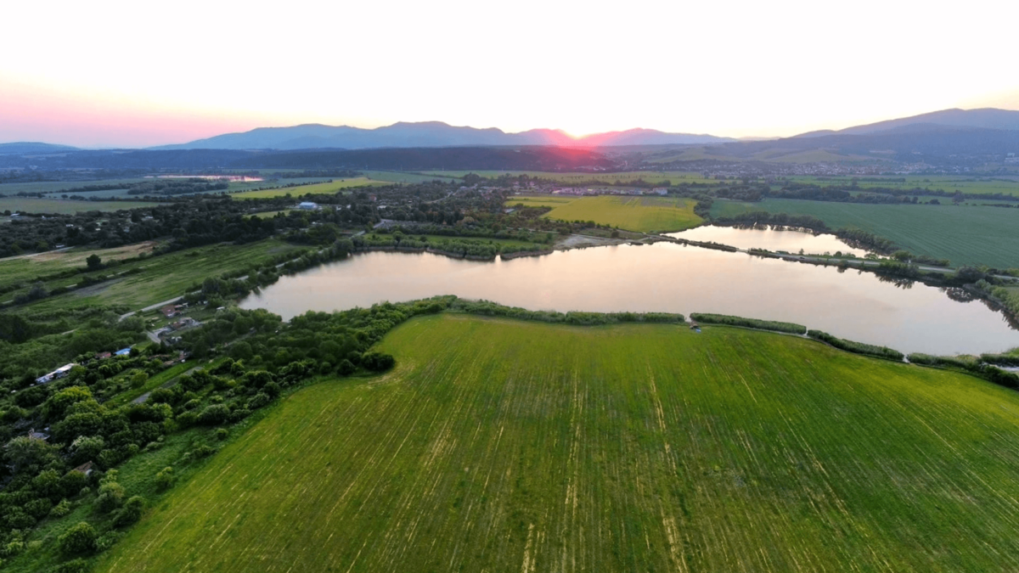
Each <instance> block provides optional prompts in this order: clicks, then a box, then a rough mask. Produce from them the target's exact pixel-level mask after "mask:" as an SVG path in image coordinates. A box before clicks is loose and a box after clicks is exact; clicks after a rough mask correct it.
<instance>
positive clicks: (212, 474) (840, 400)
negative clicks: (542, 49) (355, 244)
mask: <svg viewBox="0 0 1019 573" xmlns="http://www.w3.org/2000/svg"><path fill="white" fill-rule="evenodd" d="M380 346H381V349H382V350H384V351H386V352H390V353H393V354H394V355H395V356H396V358H397V367H396V369H395V371H393V372H392V373H390V374H388V375H385V376H384V377H381V378H375V379H367V380H365V379H356V378H355V379H347V380H343V381H330V382H323V383H320V384H317V385H314V386H311V387H309V388H306V389H304V390H302V391H300V392H297V393H295V394H292V395H290V396H289V397H288V398H286V399H284V400H283V401H282V403H281V404H279V405H278V406H275V407H273V409H272V410H271V411H269V412H268V415H267V416H266V417H264V418H263V419H262V421H261V422H259V423H258V424H257V425H254V426H253V427H251V428H250V430H248V431H247V432H246V433H245V434H244V435H243V436H240V437H239V438H238V439H237V440H236V441H234V442H232V443H231V444H230V445H228V446H227V447H226V448H225V449H224V450H222V451H221V452H220V453H218V454H217V455H216V456H215V457H214V458H212V459H211V460H210V462H209V463H208V464H207V465H205V466H204V467H203V468H202V469H201V470H199V471H198V472H197V473H196V474H195V475H194V477H193V478H191V479H190V480H188V481H186V482H185V483H181V484H179V485H178V486H177V489H176V490H175V491H173V492H171V493H170V494H169V495H168V496H167V497H166V498H164V499H163V500H161V502H160V503H159V505H158V506H157V507H155V508H154V509H153V510H152V511H151V512H150V513H149V514H148V515H147V516H146V517H145V518H144V519H143V521H142V522H141V523H140V524H139V525H137V526H135V527H134V528H132V529H131V530H130V531H129V532H128V533H127V535H126V537H125V538H124V539H123V540H122V541H120V542H119V543H117V544H116V545H115V546H114V547H113V548H112V549H111V550H110V551H109V552H107V553H106V554H104V555H103V556H102V557H101V558H100V561H99V563H98V566H97V568H96V570H97V571H105V572H110V573H115V572H142V571H192V572H202V571H216V572H245V573H247V572H255V571H278V572H281V573H284V572H287V571H351V572H353V571H406V572H414V571H490V572H496V571H526V572H533V571H553V570H555V571H598V570H600V571H751V570H756V571H811V572H813V571H879V570H881V571H923V572H931V571H992V570H993V571H1003V570H1015V569H1016V568H1019V538H1017V537H1016V535H1015V531H1016V528H1017V527H1019V481H1017V480H1016V479H1014V476H1015V475H1016V472H1017V471H1019V394H1016V393H1015V392H1013V391H1009V390H1006V389H1003V388H1000V387H997V386H993V385H991V384H989V383H986V382H983V381H981V380H977V379H975V378H971V377H967V376H963V375H960V374H954V373H949V372H944V371H938V370H931V369H923V368H920V367H917V366H911V365H907V364H896V363H892V362H886V361H878V360H873V359H868V358H863V357H859V356H855V355H851V354H847V353H843V352H840V351H837V350H834V349H831V348H829V347H826V346H823V345H821V344H819V343H816V342H812V341H809V340H806V339H802V338H797V337H792V336H782V335H775V334H768V333H762V332H755V331H749V330H743V329H736V328H729V327H705V328H704V332H703V333H702V334H698V333H694V332H692V331H691V330H689V329H686V328H683V327H677V326H666V325H623V326H606V327H589V328H583V327H568V326H553V325H546V324H539V323H523V322H514V321H506V320H486V319H479V318H472V317H466V316H457V315H439V316H432V317H427V318H422V319H415V320H413V321H411V322H409V323H407V324H405V325H403V326H401V327H399V328H398V329H397V330H395V331H394V332H392V333H390V334H389V335H388V336H387V337H386V338H385V339H384V340H383V342H382V344H381V345H380Z"/></svg>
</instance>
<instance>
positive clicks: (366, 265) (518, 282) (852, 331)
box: [241, 243, 1019, 355]
mask: <svg viewBox="0 0 1019 573" xmlns="http://www.w3.org/2000/svg"><path fill="white" fill-rule="evenodd" d="M442 294H454V295H457V296H460V297H463V298H470V299H486V300H491V301H494V302H498V303H501V304H505V305H509V306H519V307H523V308H528V309H534V310H557V311H563V312H565V311H570V310H584V311H597V312H611V311H637V312H647V311H661V312H678V313H683V314H685V315H688V316H689V314H690V313H692V312H705V313H719V314H731V315H737V316H744V317H750V318H759V319H766V320H781V321H788V322H796V323H799V324H803V325H806V326H807V327H809V328H816V329H820V330H824V331H827V332H829V333H831V334H834V335H836V336H840V337H844V338H849V339H852V340H857V341H861V342H869V343H873V344H881V345H885V346H889V347H891V348H894V349H896V350H900V351H902V352H907V353H908V352H926V353H929V354H941V355H948V354H960V353H981V352H1001V351H1004V350H1007V349H1010V348H1014V347H1017V346H1019V331H1016V330H1013V329H1012V328H1011V327H1010V326H1009V325H1008V323H1007V322H1006V321H1005V318H1004V316H1003V315H1002V314H1001V313H999V312H995V311H993V310H991V309H990V308H988V306H986V305H985V304H984V303H983V302H981V301H970V302H959V301H956V300H952V299H951V298H949V297H948V296H947V295H946V294H945V292H943V291H942V290H940V289H938V288H934V287H929V286H926V285H923V284H921V283H914V284H912V286H911V287H909V288H903V287H901V286H896V285H895V284H893V283H891V282H882V281H881V280H879V279H878V278H877V277H876V276H875V275H873V274H871V273H863V272H860V271H857V270H852V269H850V270H846V271H845V272H839V270H838V269H837V268H835V267H821V266H815V265H809V264H805V263H794V262H788V261H781V260H775V259H762V258H758V257H752V256H750V255H747V254H745V253H727V252H723V251H715V250H709V249H702V248H698V247H691V246H682V245H676V244H672V243H657V244H654V245H646V246H633V245H618V246H612V247H597V248H588V249H577V250H571V251H557V252H555V253H552V254H550V255H546V256H542V257H525V258H518V259H512V260H509V261H503V260H497V261H495V262H477V261H465V260H459V259H450V258H447V257H443V256H439V255H433V254H430V253H420V254H407V253H387V252H372V253H364V254H358V255H355V256H353V257H351V258H349V259H347V260H344V261H340V262H336V263H330V264H327V265H323V266H321V267H317V268H314V269H310V270H307V271H304V272H302V273H300V274H298V275H294V276H289V277H283V278H281V279H280V280H279V282H277V283H276V284H274V285H271V286H269V287H266V288H265V289H263V290H262V291H261V293H259V294H254V295H250V296H249V297H247V298H246V299H244V300H243V301H242V302H241V307H242V308H247V309H252V308H265V309H268V310H269V311H271V312H274V313H276V314H279V315H281V316H282V317H283V318H284V320H289V319H290V318H292V317H294V316H296V315H298V314H302V313H304V312H306V311H309V310H316V311H332V310H344V309H349V308H354V307H368V306H371V305H372V304H375V303H378V302H383V301H391V302H400V301H408V300H414V299H420V298H427V297H431V296H435V295H442Z"/></svg>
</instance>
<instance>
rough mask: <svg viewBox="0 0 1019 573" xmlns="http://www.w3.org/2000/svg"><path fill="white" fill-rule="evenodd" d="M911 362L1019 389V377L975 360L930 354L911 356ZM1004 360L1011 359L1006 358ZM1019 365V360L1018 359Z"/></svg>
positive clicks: (982, 358) (982, 357)
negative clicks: (954, 371) (955, 371)
mask: <svg viewBox="0 0 1019 573" xmlns="http://www.w3.org/2000/svg"><path fill="white" fill-rule="evenodd" d="M989 357H990V358H998V357H999V356H989ZM908 358H909V361H910V362H912V363H913V364H920V365H923V366H933V367H936V368H948V369H951V370H962V371H963V372H967V373H969V374H972V375H974V376H976V377H977V378H983V379H984V380H987V381H988V382H993V383H994V384H997V385H999V386H1004V387H1006V388H1012V389H1019V375H1016V374H1013V373H1012V372H1006V371H1005V370H1002V369H1000V368H997V367H995V366H992V365H990V364H986V363H984V362H978V361H975V360H961V359H959V358H955V357H950V356H931V355H929V354H919V353H915V354H910V355H909V357H908ZM980 358H981V360H985V358H984V356H981V357H980ZM1004 358H1011V357H1008V356H1005V357H1004ZM1016 362H1017V363H1019V359H1016Z"/></svg>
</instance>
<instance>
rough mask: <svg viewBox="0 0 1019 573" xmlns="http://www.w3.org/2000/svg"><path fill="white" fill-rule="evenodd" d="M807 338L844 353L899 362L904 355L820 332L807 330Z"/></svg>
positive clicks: (882, 347)
mask: <svg viewBox="0 0 1019 573" xmlns="http://www.w3.org/2000/svg"><path fill="white" fill-rule="evenodd" d="M807 336H809V337H810V338H813V339H814V340H820V341H821V342H824V343H825V344H829V345H831V346H834V347H835V348H838V349H839V350H845V351H846V352H852V353H854V354H863V355H866V356H874V357H877V358H887V359H889V360H895V361H901V360H902V359H903V358H904V357H905V355H903V354H902V353H901V352H899V351H898V350H892V349H891V348H887V347H885V346H875V345H873V344H864V343H862V342H855V341H853V340H846V339H844V338H839V337H837V336H832V335H830V334H828V333H827V332H823V331H820V330H808V331H807Z"/></svg>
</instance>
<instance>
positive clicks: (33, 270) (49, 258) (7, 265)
mask: <svg viewBox="0 0 1019 573" xmlns="http://www.w3.org/2000/svg"><path fill="white" fill-rule="evenodd" d="M157 245H158V243H157V242H156V241H145V242H143V243H135V244H133V245H124V246H123V247H115V248H111V249H90V248H86V247H75V248H72V249H67V250H60V251H50V252H46V253H36V254H32V255H19V256H17V257H8V258H5V259H0V287H5V286H7V285H9V284H12V283H19V282H23V281H30V280H33V279H35V278H36V277H39V276H42V275H47V274H52V273H58V272H60V271H63V270H67V269H71V268H75V267H79V268H81V267H85V266H86V264H87V263H86V259H87V258H88V257H90V256H91V255H96V256H98V257H99V258H100V259H101V260H103V261H106V262H108V261H115V260H120V259H129V258H134V257H137V256H139V255H141V254H142V253H151V252H152V250H153V249H155V248H156V246H157Z"/></svg>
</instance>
